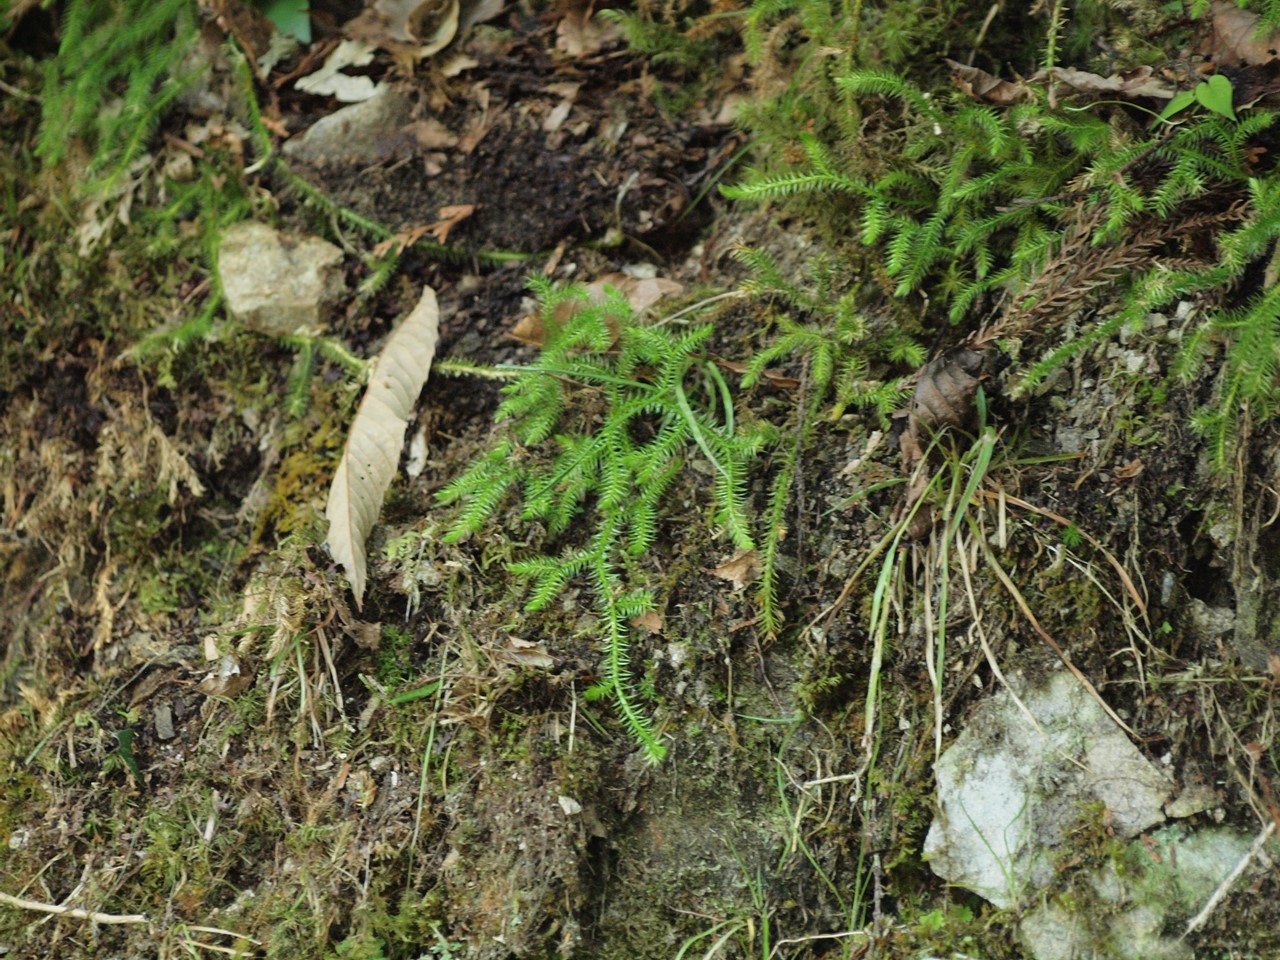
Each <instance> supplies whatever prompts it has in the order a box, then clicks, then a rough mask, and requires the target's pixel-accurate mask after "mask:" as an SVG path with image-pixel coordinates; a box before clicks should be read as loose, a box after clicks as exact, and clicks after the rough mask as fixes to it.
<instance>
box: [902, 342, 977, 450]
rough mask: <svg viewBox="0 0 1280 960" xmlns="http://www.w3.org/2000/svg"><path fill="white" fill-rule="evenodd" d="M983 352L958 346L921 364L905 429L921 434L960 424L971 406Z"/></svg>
mask: <svg viewBox="0 0 1280 960" xmlns="http://www.w3.org/2000/svg"><path fill="white" fill-rule="evenodd" d="M985 356H986V354H984V353H983V352H982V351H981V350H959V351H956V352H955V353H950V354H945V355H943V356H940V357H935V358H934V359H933V360H930V361H929V362H928V363H927V364H925V366H924V369H923V370H921V371H920V376H919V379H918V380H917V381H916V389H915V392H914V393H913V394H912V395H911V412H910V419H909V421H908V425H907V429H908V432H911V433H914V434H915V436H916V437H917V438H923V437H925V436H927V435H928V434H930V433H937V432H938V431H939V430H941V429H943V428H944V427H959V426H962V425H963V424H964V423H965V421H967V420H968V419H969V415H970V412H971V411H972V408H973V396H974V394H975V393H976V392H977V390H978V382H979V381H980V379H981V377H980V376H979V375H978V374H979V373H980V372H981V370H982V362H983V359H984V358H985Z"/></svg>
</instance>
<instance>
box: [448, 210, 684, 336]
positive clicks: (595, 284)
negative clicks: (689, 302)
mask: <svg viewBox="0 0 1280 960" xmlns="http://www.w3.org/2000/svg"><path fill="white" fill-rule="evenodd" d="M440 213H441V214H442V215H443V214H444V211H443V210H441V211H440ZM609 287H612V288H613V289H615V290H617V291H618V292H619V293H621V294H622V295H623V296H624V297H626V298H627V303H628V304H630V306H631V309H632V310H634V311H635V312H636V313H643V312H644V311H645V310H648V309H649V308H650V307H651V306H653V305H654V304H655V303H657V302H658V301H660V300H662V299H664V298H666V297H673V296H676V295H677V294H679V293H681V292H682V291H683V290H684V285H683V284H681V283H678V282H677V281H675V280H668V279H667V278H665V277H650V278H647V279H639V278H637V277H632V276H629V275H628V274H625V273H606V274H605V275H604V276H602V277H599V278H598V279H596V280H593V281H592V282H591V283H589V284H587V288H586V289H587V298H588V300H589V301H590V302H591V303H593V304H598V303H603V302H604V301H605V299H606V298H607V297H608V296H609V293H608V289H607V288H609ZM577 309H578V305H577V304H576V303H575V302H574V301H572V300H566V301H564V302H563V303H561V304H559V305H558V306H557V307H556V311H555V319H556V321H557V322H558V323H561V324H563V323H565V322H567V321H568V320H569V318H570V317H572V316H573V313H574V311H575V310H577ZM544 333H545V327H544V323H543V317H542V313H541V312H540V311H534V312H533V313H530V314H527V315H525V316H523V317H521V318H520V319H519V320H517V321H516V325H515V326H514V327H512V328H511V336H513V337H515V338H516V339H517V340H519V341H520V342H521V343H527V344H529V345H531V346H535V347H540V346H542V340H543V336H544ZM614 336H615V338H616V336H617V330H616V329H615V330H614Z"/></svg>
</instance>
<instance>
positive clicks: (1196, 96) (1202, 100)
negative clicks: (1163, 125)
mask: <svg viewBox="0 0 1280 960" xmlns="http://www.w3.org/2000/svg"><path fill="white" fill-rule="evenodd" d="M1233 92H1234V91H1233V90H1232V87H1231V81H1230V80H1228V79H1227V78H1226V77H1224V76H1223V75H1222V74H1220V73H1215V74H1214V75H1213V76H1212V77H1210V78H1209V79H1208V80H1206V81H1205V82H1204V83H1201V84H1197V85H1196V86H1194V87H1192V88H1191V89H1190V90H1183V91H1182V92H1181V93H1179V94H1178V95H1177V96H1176V97H1174V98H1173V99H1172V100H1170V101H1169V105H1168V106H1167V107H1165V108H1164V109H1163V110H1161V111H1160V119H1161V120H1165V121H1167V120H1169V118H1170V117H1172V116H1174V115H1175V114H1178V113H1181V112H1182V111H1183V110H1185V109H1186V108H1187V107H1189V106H1191V105H1192V104H1193V103H1198V104H1200V106H1202V107H1204V108H1205V109H1206V110H1209V111H1211V112H1213V113H1216V114H1218V115H1219V116H1223V117H1226V118H1227V119H1228V120H1236V119H1238V118H1237V117H1236V113H1235V110H1234V109H1232V106H1231V100H1232V95H1233Z"/></svg>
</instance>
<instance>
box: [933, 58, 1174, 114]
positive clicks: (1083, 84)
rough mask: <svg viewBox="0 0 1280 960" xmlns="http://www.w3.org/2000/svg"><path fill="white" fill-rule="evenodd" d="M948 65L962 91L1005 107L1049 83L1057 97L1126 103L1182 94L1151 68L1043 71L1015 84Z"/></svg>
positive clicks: (970, 69) (968, 68) (977, 70)
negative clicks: (1102, 71) (1108, 71)
mask: <svg viewBox="0 0 1280 960" xmlns="http://www.w3.org/2000/svg"><path fill="white" fill-rule="evenodd" d="M946 64H947V66H948V67H950V68H951V79H952V81H953V82H954V83H955V85H956V86H957V87H959V88H960V89H961V90H962V91H964V92H965V93H967V94H968V95H969V96H971V97H973V98H974V99H975V100H981V101H983V102H985V103H995V104H999V105H1001V106H1007V105H1009V104H1012V103H1017V102H1019V101H1021V100H1030V99H1032V97H1033V94H1032V91H1031V84H1044V83H1046V82H1051V83H1052V84H1053V87H1054V93H1055V94H1056V95H1057V96H1064V95H1068V94H1072V93H1074V94H1081V95H1083V96H1085V97H1106V98H1113V99H1124V100H1133V99H1136V98H1138V97H1153V98H1155V99H1162V100H1168V99H1170V98H1172V97H1173V95H1174V94H1175V93H1177V92H1178V89H1177V87H1176V86H1175V85H1174V84H1172V83H1170V82H1168V81H1166V80H1163V79H1161V78H1159V77H1156V76H1155V75H1154V73H1155V71H1154V70H1153V69H1152V68H1151V67H1138V68H1137V69H1136V70H1128V71H1125V72H1123V73H1113V74H1112V75H1111V76H1109V77H1104V76H1101V75H1099V74H1096V73H1088V72H1087V71H1084V70H1075V69H1072V68H1071V67H1052V68H1051V69H1049V70H1041V71H1039V72H1038V73H1036V74H1035V75H1034V76H1032V77H1031V78H1030V79H1028V80H1025V81H1024V80H1019V81H1017V82H1016V83H1015V82H1013V81H1010V80H1002V79H1001V78H1000V77H997V76H995V75H993V74H990V73H987V71H985V70H980V69H978V68H977V67H970V66H966V65H965V64H963V63H958V62H956V61H955V60H947V61H946Z"/></svg>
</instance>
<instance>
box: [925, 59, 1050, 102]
mask: <svg viewBox="0 0 1280 960" xmlns="http://www.w3.org/2000/svg"><path fill="white" fill-rule="evenodd" d="M944 62H945V63H946V65H947V66H948V67H949V68H950V69H951V82H952V83H954V84H955V85H956V86H957V87H959V88H960V90H961V91H963V92H964V93H966V94H968V95H969V96H971V97H973V98H974V99H975V100H982V101H983V102H985V103H999V104H1008V103H1017V102H1018V101H1019V100H1030V99H1031V98H1032V94H1031V91H1030V90H1028V89H1027V86H1026V84H1024V83H1020V82H1019V83H1010V82H1009V81H1008V80H1001V79H1000V78H999V77H997V76H995V75H994V74H990V73H987V71H985V70H981V69H979V68H978V67H970V66H968V65H967V64H963V63H959V62H958V61H956V60H945V61H944Z"/></svg>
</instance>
